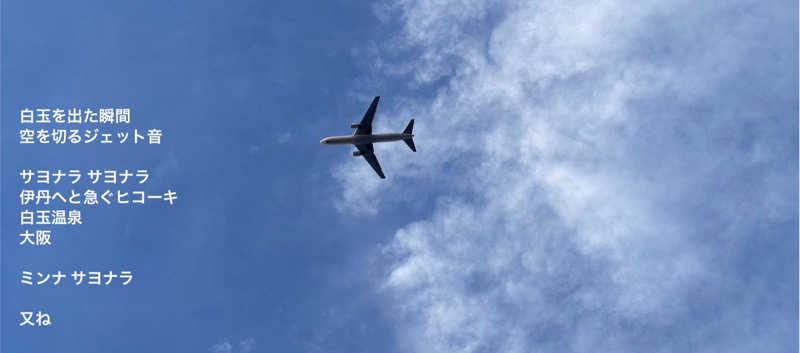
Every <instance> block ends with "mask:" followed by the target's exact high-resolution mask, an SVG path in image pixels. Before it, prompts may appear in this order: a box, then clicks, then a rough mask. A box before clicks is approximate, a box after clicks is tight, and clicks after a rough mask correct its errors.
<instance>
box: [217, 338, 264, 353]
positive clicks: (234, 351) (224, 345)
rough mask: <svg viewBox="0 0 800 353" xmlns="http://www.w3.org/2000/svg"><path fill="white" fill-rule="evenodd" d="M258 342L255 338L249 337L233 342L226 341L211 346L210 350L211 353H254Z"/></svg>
mask: <svg viewBox="0 0 800 353" xmlns="http://www.w3.org/2000/svg"><path fill="white" fill-rule="evenodd" d="M255 345H256V340H255V338H253V337H248V338H245V339H242V340H240V341H239V342H235V341H234V342H233V343H232V341H231V340H229V339H224V340H222V341H220V342H219V343H217V344H215V345H213V346H211V348H210V349H209V350H210V351H211V353H252V352H253V349H254V348H255Z"/></svg>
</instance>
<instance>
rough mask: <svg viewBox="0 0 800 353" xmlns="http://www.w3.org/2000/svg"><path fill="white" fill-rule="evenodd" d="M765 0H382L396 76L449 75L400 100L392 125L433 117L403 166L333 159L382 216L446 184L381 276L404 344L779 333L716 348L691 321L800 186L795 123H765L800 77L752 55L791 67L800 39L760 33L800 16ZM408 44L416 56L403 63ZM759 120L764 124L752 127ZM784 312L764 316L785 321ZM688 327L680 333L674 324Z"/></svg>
mask: <svg viewBox="0 0 800 353" xmlns="http://www.w3.org/2000/svg"><path fill="white" fill-rule="evenodd" d="M751 5H752V3H751V2H746V1H741V2H733V3H726V4H724V5H720V4H717V3H703V4H697V3H694V2H686V1H672V2H664V1H640V2H633V3H631V2H627V3H621V2H616V1H608V0H606V1H595V2H576V1H555V0H553V1H548V0H544V1H538V2H519V3H503V4H501V3H499V2H495V1H413V0H405V1H399V2H397V3H396V4H394V5H386V6H383V7H381V8H382V9H391V11H395V12H394V14H395V16H396V17H398V18H399V19H400V20H401V24H402V25H403V29H402V31H401V33H400V35H398V37H397V38H395V40H394V41H390V42H389V43H388V44H386V46H385V47H384V48H383V52H382V53H383V54H381V52H380V50H379V53H378V54H376V55H378V56H379V58H378V60H380V62H381V67H391V66H392V65H394V64H396V65H397V67H399V69H396V70H392V71H390V73H391V74H393V75H400V76H401V77H407V78H409V79H412V80H414V82H415V85H417V86H421V87H425V86H426V85H440V86H438V88H437V89H436V90H435V92H436V93H435V95H434V96H433V97H431V98H430V99H428V100H414V99H407V100H405V101H404V102H403V103H402V104H398V105H397V106H398V107H399V108H398V109H396V110H390V109H387V108H386V107H384V108H383V110H382V112H381V114H382V118H381V119H382V120H381V121H384V122H385V123H386V124H395V125H397V124H400V123H401V122H404V121H405V120H407V118H408V117H417V126H416V127H415V130H416V131H415V132H416V134H417V135H418V138H417V145H418V148H419V150H420V152H419V153H417V154H415V155H413V156H409V155H408V154H407V153H405V152H406V151H403V153H400V152H396V153H380V152H379V156H380V157H381V158H382V160H381V163H382V164H383V166H384V170H385V171H387V175H389V177H390V180H391V181H389V182H384V181H377V179H375V178H374V176H373V175H372V174H371V171H370V170H368V169H367V168H365V167H364V166H363V161H353V163H350V164H347V165H345V166H343V167H341V168H340V169H338V170H336V172H335V175H336V177H337V178H338V179H339V180H341V181H342V186H343V199H344V200H345V203H343V204H344V205H346V204H358V205H368V206H367V207H366V208H367V209H371V210H375V212H380V210H381V207H386V205H387V203H386V202H387V201H391V200H390V199H386V198H385V196H384V195H392V196H394V195H402V194H403V193H405V192H409V190H415V192H424V193H427V194H429V195H436V196H437V197H439V198H440V202H439V203H438V204H437V206H436V207H434V210H433V214H432V216H431V217H429V218H426V219H422V220H419V221H418V222H414V223H412V224H409V225H408V226H406V227H404V228H402V229H400V230H399V231H398V232H397V234H396V235H395V237H394V239H393V240H392V241H391V243H389V244H387V246H386V247H385V249H384V252H385V256H386V259H387V261H388V263H387V264H386V267H387V276H386V278H383V279H381V284H380V287H381V291H382V293H384V294H385V295H386V297H387V300H388V301H389V303H390V304H391V308H392V312H394V315H395V318H396V320H397V321H396V322H397V326H398V335H399V336H400V338H401V339H400V341H401V342H406V343H405V344H406V345H407V347H404V348H408V349H411V350H413V351H421V352H454V351H456V352H487V351H502V352H527V351H559V352H563V351H614V352H619V351H641V350H642V349H644V348H647V349H646V350H659V348H657V347H663V348H660V349H661V350H663V351H674V350H681V349H684V350H685V349H688V348H687V347H689V348H691V347H694V348H695V349H691V350H693V351H714V350H720V349H722V350H726V351H732V350H733V351H735V350H743V351H747V350H748V349H749V348H748V347H750V348H752V347H753V346H758V343H759V340H765V339H766V338H765V337H763V336H758V337H756V336H744V335H742V336H736V335H734V336H725V337H724V338H725V339H726V340H725V341H720V342H716V343H715V342H709V341H707V340H706V339H705V338H702V337H698V336H696V335H694V334H690V333H687V332H686V331H683V330H691V329H693V328H698V327H704V325H703V323H702V322H700V321H698V320H700V319H697V320H693V319H692V318H693V317H694V316H693V315H700V314H697V313H693V312H692V310H691V309H690V308H692V307H693V306H692V305H696V304H694V303H696V302H697V301H699V300H705V299H702V298H700V299H698V298H696V297H695V294H696V293H706V292H705V291H709V290H711V289H708V288H709V287H710V288H713V290H712V292H713V293H728V289H727V288H726V286H728V285H739V283H734V282H732V280H733V279H734V277H736V273H735V271H734V270H730V269H728V270H723V269H720V268H718V266H719V265H720V263H728V262H731V261H732V260H731V256H735V255H734V254H730V253H727V252H726V251H733V252H734V253H737V252H741V251H744V249H742V248H736V247H737V246H739V247H740V246H742V241H741V239H748V238H750V237H752V236H753V235H752V234H749V233H747V232H749V231H752V229H754V227H756V226H757V224H758V222H762V220H763V219H765V218H766V219H771V220H773V221H780V220H784V221H785V220H787V219H788V218H790V217H792V215H791V214H788V215H787V213H785V212H781V211H780V210H781V207H784V209H786V208H785V207H791V206H789V205H791V204H792V202H793V201H792V200H793V199H792V196H791V195H790V194H788V193H786V192H785V191H786V188H787V184H790V182H789V181H790V180H792V175H793V169H792V168H789V167H788V166H787V165H786V160H787V158H789V157H791V155H792V152H791V148H792V146H787V145H784V144H780V143H779V144H776V143H775V141H776V139H775V137H785V135H782V134H784V133H783V132H782V131H781V130H782V128H783V127H785V126H786V125H787V124H786V123H783V121H775V122H778V123H782V124H783V125H784V126H780V125H781V124H771V125H770V124H769V123H767V124H764V123H763V119H764V115H765V114H770V112H765V111H764V110H765V107H766V106H768V104H764V103H763V102H762V101H760V100H758V99H757V98H754V97H753V95H754V94H756V93H758V92H759V91H768V92H770V93H771V94H776V95H778V96H779V97H782V98H785V97H792V94H795V93H796V92H794V93H792V92H788V93H785V91H787V90H789V91H790V90H791V89H792V88H793V87H794V86H792V85H791V83H788V82H786V81H781V80H780V77H781V75H782V73H781V72H780V70H779V69H770V68H765V69H753V67H752V66H751V65H750V63H749V62H750V61H756V62H757V61H758V60H765V61H769V62H770V63H772V64H775V65H778V66H779V67H782V68H786V67H787V66H786V65H784V64H786V63H787V62H791V60H790V59H782V58H780V57H779V58H778V59H775V56H776V55H779V54H780V50H781V49H791V48H792V47H791V46H788V45H789V44H786V45H787V46H788V47H786V48H782V47H781V45H784V44H782V43H781V42H780V41H778V40H775V41H769V40H766V41H767V42H764V41H765V40H762V38H767V37H766V35H767V34H771V35H773V36H777V35H778V34H777V33H781V31H784V30H788V29H786V28H778V29H775V28H770V26H769V25H770V24H775V23H778V24H780V23H783V22H782V21H788V23H790V24H791V22H792V21H791V16H788V15H787V16H780V15H779V14H780V11H781V9H775V8H771V7H760V8H758V9H757V10H755V9H754V8H752V7H751ZM759 16H762V17H766V18H776V20H774V21H768V20H765V19H764V18H762V17H759ZM785 18H789V20H785ZM384 20H385V21H388V20H387V19H384ZM475 28H478V29H485V30H475ZM732 36H736V37H732ZM780 38H781V39H787V38H788V39H791V35H788V34H787V35H782V36H780ZM398 50H401V51H402V50H405V52H406V53H409V54H413V55H416V56H415V57H414V58H413V59H410V60H408V59H407V58H406V60H399V59H398V58H397V57H396V54H394V53H396V52H397V51H398ZM381 55H383V56H382V57H380V56H381ZM795 58H796V57H795ZM775 60H777V61H775ZM761 64H763V63H761ZM754 70H755V71H754ZM754 74H759V75H761V76H758V77H754V78H753V80H750V81H748V80H747V77H745V78H742V75H751V76H753V75H754ZM438 80H441V81H438ZM731 85H740V86H738V87H737V86H733V87H732V86H731ZM748 85H751V86H748ZM756 85H758V86H763V87H753V86H756ZM776 86H779V87H778V88H776ZM781 89H783V91H784V93H781V92H782V90H781ZM795 95H796V94H795ZM398 99H399V98H398ZM784 106H785V107H788V108H787V109H789V113H792V114H796V112H792V111H791V110H792V108H791V106H786V105H784ZM748 124H754V125H757V126H758V128H757V129H755V130H753V132H752V133H749V134H747V133H744V132H743V131H744V130H743V127H746V126H750V125H748ZM789 125H790V126H791V124H789ZM795 127H796V126H795ZM395 130H396V129H395ZM439 132H446V133H447V136H448V138H446V139H445V138H442V135H441V134H439ZM789 136H790V137H791V135H789ZM781 141H784V140H781ZM783 143H788V144H790V143H791V140H789V141H784V142H783ZM748 144H750V145H752V147H747V145H748ZM376 148H377V147H376ZM387 150H388V148H387ZM767 151H770V152H767ZM387 152H388V151H387ZM392 152H394V151H392ZM776 166H778V168H777V169H775V167H776ZM766 167H772V168H773V170H771V171H767V170H768V168H766ZM351 178H352V179H357V180H360V181H364V180H366V181H367V185H365V184H364V183H362V182H359V183H352V182H349V180H351ZM370 180H375V182H370ZM731 183H734V184H737V185H735V186H731ZM738 184H741V186H746V188H747V189H746V190H741V188H739V187H738ZM792 185H793V184H792ZM792 185H788V186H792ZM717 191H719V192H717ZM791 191H792V192H794V191H795V189H793V188H791ZM763 195H766V197H765V198H763V199H762V198H761V197H762V196H763ZM752 200H761V201H756V202H748V201H752ZM394 202H397V201H394ZM404 202H413V201H408V200H404ZM389 205H390V204H389ZM340 210H342V211H343V212H350V211H353V210H350V209H347V208H346V207H341V208H340ZM734 225H735V226H734ZM709 230H711V231H713V232H714V233H707V232H708V231H709ZM731 248H734V249H735V250H731ZM742 289H744V288H742ZM741 300H742V301H743V302H745V303H747V304H752V303H754V302H758V301H759V300H760V297H759V296H758V295H757V294H752V295H745V298H744V299H741ZM703 303H705V301H703ZM720 305H722V307H723V309H721V310H723V312H724V313H725V314H724V316H725V318H724V319H721V320H727V321H725V322H723V323H722V324H717V325H718V326H719V327H718V328H717V329H714V330H710V331H708V332H707V334H708V335H711V336H713V335H716V336H714V337H720V335H722V334H721V332H724V331H725V330H730V331H733V332H747V330H746V325H745V324H742V323H739V322H737V321H736V320H735V319H733V318H734V317H735V315H729V313H730V312H731V310H734V309H731V308H733V306H731V305H732V304H731V305H727V304H725V303H722V304H720ZM737 310H738V309H737ZM771 310H772V309H770V308H766V309H765V313H766V314H765V315H773V316H775V315H778V316H777V317H772V318H776V319H779V320H780V319H781V317H780V316H779V315H780V314H778V313H776V312H773V311H771ZM698 317H699V316H698ZM687 322H688V324H687ZM679 325H683V326H685V328H684V329H681V328H680V327H676V326H679ZM670 330H672V331H670ZM669 332H672V334H676V335H682V336H681V338H680V340H678V341H672V340H670V339H671V337H670V336H669ZM659 333H663V334H659ZM672 338H674V337H672ZM665 340H666V342H664V341H665ZM681 340H682V341H681ZM681 342H683V343H681ZM777 347H779V348H780V347H782V346H781V345H777Z"/></svg>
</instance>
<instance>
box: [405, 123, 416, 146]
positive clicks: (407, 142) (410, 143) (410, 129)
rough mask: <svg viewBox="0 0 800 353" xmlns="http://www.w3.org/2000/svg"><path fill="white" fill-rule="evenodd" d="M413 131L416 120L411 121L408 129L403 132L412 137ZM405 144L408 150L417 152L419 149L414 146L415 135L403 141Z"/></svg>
mask: <svg viewBox="0 0 800 353" xmlns="http://www.w3.org/2000/svg"><path fill="white" fill-rule="evenodd" d="M413 130H414V119H411V121H409V122H408V126H406V129H405V130H403V133H404V134H409V135H411V133H412V131H413ZM403 142H405V143H406V145H408V148H410V149H411V151H413V152H417V148H416V147H415V146H414V135H411V137H409V138H407V139H403Z"/></svg>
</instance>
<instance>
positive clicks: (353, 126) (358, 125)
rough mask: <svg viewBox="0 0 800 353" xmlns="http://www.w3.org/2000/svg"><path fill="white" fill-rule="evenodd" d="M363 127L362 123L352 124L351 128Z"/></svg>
mask: <svg viewBox="0 0 800 353" xmlns="http://www.w3.org/2000/svg"><path fill="white" fill-rule="evenodd" d="M360 127H361V124H350V128H351V129H358V128H360Z"/></svg>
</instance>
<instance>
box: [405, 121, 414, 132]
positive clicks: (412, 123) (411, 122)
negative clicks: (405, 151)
mask: <svg viewBox="0 0 800 353" xmlns="http://www.w3.org/2000/svg"><path fill="white" fill-rule="evenodd" d="M411 130H414V119H411V121H409V122H408V126H406V129H405V130H403V133H404V134H410V133H412V131H411Z"/></svg>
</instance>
